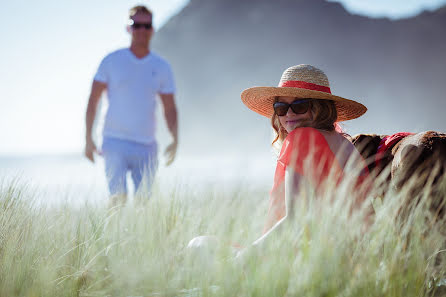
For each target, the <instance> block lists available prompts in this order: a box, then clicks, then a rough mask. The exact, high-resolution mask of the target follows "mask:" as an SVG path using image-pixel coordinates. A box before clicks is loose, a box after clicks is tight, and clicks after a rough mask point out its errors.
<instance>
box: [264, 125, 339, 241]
mask: <svg viewBox="0 0 446 297" xmlns="http://www.w3.org/2000/svg"><path fill="white" fill-rule="evenodd" d="M288 166H292V168H293V169H294V170H295V172H296V173H298V174H300V175H302V176H305V177H306V178H307V179H308V180H309V181H310V182H312V183H313V186H314V187H315V190H316V192H317V191H320V190H321V186H322V184H323V183H324V182H325V181H326V180H327V177H328V176H329V175H330V174H334V176H336V178H337V179H338V181H340V180H341V178H342V175H343V170H342V167H341V166H340V165H339V162H338V160H337V159H336V156H335V154H334V153H333V151H332V150H331V149H330V146H329V145H328V143H327V140H326V139H325V137H324V136H323V135H322V134H321V132H319V131H318V130H316V129H314V128H309V127H305V128H297V129H294V130H293V131H292V132H291V133H290V134H288V136H287V137H286V138H285V141H284V143H283V145H282V150H281V152H280V155H279V159H278V160H277V167H276V172H275V175H274V186H273V188H272V190H271V193H270V203H269V210H268V217H267V221H266V224H265V227H264V230H263V231H264V233H265V232H266V231H268V230H269V229H270V228H272V227H273V226H274V225H275V224H276V223H277V222H278V221H279V220H280V219H281V218H283V217H284V216H285V212H286V208H285V185H284V181H285V171H286V169H287V167H288Z"/></svg>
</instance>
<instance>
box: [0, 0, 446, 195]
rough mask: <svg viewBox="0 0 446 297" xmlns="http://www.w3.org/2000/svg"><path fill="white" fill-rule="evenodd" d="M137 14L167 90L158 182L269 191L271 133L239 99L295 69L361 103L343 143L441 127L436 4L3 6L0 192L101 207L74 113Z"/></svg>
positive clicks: (378, 0)
mask: <svg viewBox="0 0 446 297" xmlns="http://www.w3.org/2000/svg"><path fill="white" fill-rule="evenodd" d="M137 4H143V5H147V6H148V7H149V8H150V9H152V11H153V12H154V26H155V30H156V32H155V36H154V39H153V41H152V50H153V51H155V52H157V53H158V54H160V55H161V56H163V57H165V58H166V59H167V60H168V61H169V62H170V63H171V65H172V67H173V70H174V74H175V78H176V84H177V90H178V93H177V95H176V98H177V106H178V112H179V131H180V144H179V145H180V146H179V151H178V155H177V160H176V161H175V163H174V165H172V166H171V167H168V168H165V167H163V166H161V167H160V171H159V174H158V181H159V182H160V184H162V185H164V186H169V185H172V181H174V182H175V183H177V184H178V182H182V183H197V184H204V182H206V183H207V184H209V183H211V184H213V185H215V186H216V187H223V185H224V184H226V183H234V182H241V181H242V182H248V183H251V184H253V185H254V184H256V185H261V186H263V187H265V189H268V188H269V187H270V186H271V184H272V176H273V173H274V172H273V171H274V166H275V160H274V154H273V153H272V151H271V146H270V143H271V140H272V130H271V128H270V124H269V121H268V119H266V118H263V117H261V116H258V115H257V114H255V113H253V112H251V111H250V110H249V109H247V108H246V107H245V106H244V105H243V104H242V102H241V100H240V93H241V91H242V90H244V89H246V88H249V87H251V86H275V85H277V83H278V81H279V79H280V76H281V74H282V72H283V70H284V69H286V68H287V67H289V66H292V65H296V64H301V63H305V64H312V65H315V66H317V67H319V68H321V69H322V70H324V71H325V72H326V74H327V75H328V78H329V80H330V84H331V90H332V92H333V93H334V94H336V95H339V96H342V97H345V98H350V99H354V100H357V101H360V102H361V103H363V104H364V105H366V106H367V107H368V109H369V110H368V112H367V113H366V114H365V115H364V116H363V117H361V118H359V119H356V120H353V121H349V122H346V123H345V124H344V128H345V129H346V132H347V133H349V134H351V135H354V134H357V133H378V134H392V133H396V132H403V131H409V132H420V131H425V130H439V131H443V132H445V131H446V118H445V116H444V111H445V110H446V98H445V97H446V95H445V85H446V38H445V36H446V34H445V33H446V0H411V1H408V0H336V1H326V0H275V1H270V0H243V1H240V0H153V1H138V2H137V1H128V0H126V1H114V0H112V1H110V0H109V1H105V0H94V1H54V0H42V1H30V0H25V1H21V2H17V1H8V2H6V1H3V2H2V3H1V4H0V22H1V26H0V36H1V38H2V46H1V48H0V51H1V57H0V94H1V96H0V131H1V138H0V181H1V182H3V183H8V182H9V181H10V180H11V179H17V180H20V181H21V182H26V183H27V184H29V185H30V186H31V187H35V188H38V189H39V190H40V191H39V192H40V193H44V194H42V196H43V197H44V199H49V200H57V199H60V197H61V196H64V195H67V189H70V193H72V194H70V197H69V198H71V199H73V200H80V201H82V200H83V199H92V198H85V197H86V196H85V195H86V193H89V194H92V195H89V197H90V196H91V197H95V198H94V199H98V200H101V199H106V196H107V193H106V186H105V177H104V173H103V163H102V160H101V158H98V161H97V162H96V163H95V164H92V163H89V162H88V161H87V160H86V159H85V158H83V155H82V154H83V148H84V138H85V110H86V106H87V100H88V95H89V91H90V87H91V83H92V79H93V76H94V74H95V72H96V70H97V67H98V65H99V63H100V61H101V59H102V58H103V57H104V56H105V55H106V54H108V53H109V52H111V51H114V50H116V49H118V48H123V47H128V46H129V42H130V38H129V35H128V34H127V32H126V30H125V25H126V20H127V12H128V9H129V8H130V7H132V6H134V5H137ZM103 99H105V98H103ZM101 103H102V104H101V110H100V111H99V115H98V118H97V119H98V121H97V124H96V139H97V142H98V144H99V145H100V139H101V135H100V133H101V115H103V114H104V111H105V109H106V108H107V104H106V101H105V100H102V102H101ZM158 124H159V125H158V133H157V137H158V139H159V145H160V146H159V148H160V158H161V161H163V159H162V154H161V153H162V152H163V150H164V148H165V146H166V145H167V144H168V143H169V141H170V139H169V134H168V132H167V128H166V125H165V123H164V122H163V117H162V116H161V114H160V110H158ZM42 189H43V190H42ZM265 195H267V193H265ZM47 197H51V198H47Z"/></svg>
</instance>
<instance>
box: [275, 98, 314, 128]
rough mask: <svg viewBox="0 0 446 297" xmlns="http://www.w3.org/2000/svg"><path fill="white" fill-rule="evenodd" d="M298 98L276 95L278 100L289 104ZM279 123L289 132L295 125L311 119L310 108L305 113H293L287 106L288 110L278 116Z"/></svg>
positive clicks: (297, 125) (298, 125)
mask: <svg viewBox="0 0 446 297" xmlns="http://www.w3.org/2000/svg"><path fill="white" fill-rule="evenodd" d="M295 100H299V98H296V97H288V96H280V97H278V100H277V101H278V102H284V103H288V104H290V103H291V102H293V101H295ZM278 117H279V122H280V125H282V127H283V128H285V130H286V131H287V132H288V133H290V132H291V131H293V130H294V129H296V128H297V127H301V126H302V123H303V122H307V121H312V120H313V114H312V113H311V110H310V109H308V110H307V112H306V113H302V114H295V113H294V112H293V110H292V109H291V108H288V112H287V113H286V114H285V115H284V116H278Z"/></svg>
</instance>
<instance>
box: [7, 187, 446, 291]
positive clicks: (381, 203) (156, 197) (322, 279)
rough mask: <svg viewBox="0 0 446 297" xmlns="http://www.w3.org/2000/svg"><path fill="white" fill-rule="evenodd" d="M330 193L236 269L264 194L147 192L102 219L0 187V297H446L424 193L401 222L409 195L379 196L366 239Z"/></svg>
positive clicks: (242, 190) (258, 223)
mask: <svg viewBox="0 0 446 297" xmlns="http://www.w3.org/2000/svg"><path fill="white" fill-rule="evenodd" d="M335 190H336V199H335V202H333V203H316V202H313V201H317V200H316V199H315V198H314V197H312V196H311V195H312V194H311V193H306V194H305V195H307V196H306V198H305V199H307V200H306V201H307V202H308V203H306V204H305V206H302V205H303V204H300V206H299V207H297V209H296V216H295V219H294V220H295V221H296V223H295V224H293V226H292V227H290V228H288V229H286V230H284V231H283V232H282V233H281V234H280V235H278V236H277V237H276V238H275V240H274V241H273V242H272V244H270V245H269V246H268V247H267V248H266V250H264V251H262V253H255V252H254V253H250V256H249V257H247V260H246V261H244V262H243V263H241V262H240V261H238V260H237V259H235V258H234V256H235V251H236V249H235V248H234V246H235V244H238V245H241V246H244V247H249V245H250V243H252V242H253V241H254V240H255V239H257V237H259V236H260V235H261V230H262V225H263V223H264V219H265V216H266V211H267V204H268V196H267V193H265V192H264V191H263V189H252V188H250V187H247V186H246V185H238V186H234V187H233V188H231V189H228V188H227V187H225V188H222V187H219V185H209V187H208V189H207V190H206V191H197V190H196V188H195V187H194V186H193V185H189V186H180V185H178V186H177V187H173V188H171V189H169V191H167V192H166V191H161V190H160V189H155V190H154V193H153V194H152V196H151V197H150V200H149V201H147V203H144V204H142V205H132V204H130V205H127V206H125V207H123V208H119V207H117V208H112V209H108V208H107V207H106V205H94V204H89V203H86V204H85V205H83V206H81V207H73V206H71V205H70V204H68V203H67V204H65V205H57V206H54V205H52V206H45V205H44V204H42V203H35V199H34V198H33V194H34V193H35V190H32V189H28V188H27V187H26V186H24V185H20V184H18V183H9V184H3V185H2V186H1V189H0V212H1V214H0V296H48V297H50V296H325V297H330V296H345V297H347V296H387V297H393V296H406V297H410V296H417V297H418V296H444V294H446V292H445V291H446V290H445V289H444V288H445V287H444V286H441V281H442V279H445V278H446V251H445V248H446V247H445V243H446V234H445V233H446V232H445V229H446V224H445V222H444V220H443V221H441V220H438V218H437V219H436V221H435V220H434V219H433V218H432V217H433V216H432V214H431V212H430V211H429V210H428V208H429V207H428V204H429V203H430V202H429V201H431V200H432V197H431V195H430V194H428V188H427V189H426V191H425V193H424V195H423V194H422V195H421V202H420V203H418V204H416V205H415V204H414V205H413V206H412V208H411V211H410V214H409V215H407V216H406V217H405V218H404V219H403V218H401V215H400V214H401V211H400V209H401V206H402V205H403V204H404V203H407V195H409V194H408V192H407V191H402V192H400V193H395V192H392V191H387V194H386V195H385V197H380V198H378V199H376V200H375V203H374V205H375V210H376V216H375V221H374V224H373V225H371V226H370V227H369V229H368V230H367V231H364V228H363V224H362V219H363V217H362V215H363V214H362V212H360V211H358V212H356V213H355V214H354V215H353V216H351V215H349V212H348V210H347V209H348V208H347V207H346V203H347V202H348V198H349V193H348V191H343V190H342V188H339V187H338V188H337V189H333V191H335ZM332 193H333V192H332ZM437 194H438V193H437ZM445 194H446V192H445V191H443V192H442V193H441V195H443V196H444V195H445ZM142 198H147V197H142ZM369 198H370V199H372V198H374V199H375V198H376V195H375V194H374V192H373V191H372V192H370V197H369ZM302 199H303V198H302ZM404 205H405V204H404ZM198 235H214V236H216V238H218V244H214V245H213V246H209V247H208V248H204V249H203V250H199V251H198V252H197V250H191V249H190V248H187V244H188V242H189V241H190V240H191V239H192V238H193V237H195V236H198ZM442 290H443V291H442Z"/></svg>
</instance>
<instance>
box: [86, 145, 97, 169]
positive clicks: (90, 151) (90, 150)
mask: <svg viewBox="0 0 446 297" xmlns="http://www.w3.org/2000/svg"><path fill="white" fill-rule="evenodd" d="M96 152H97V150H96V145H95V144H94V142H93V140H91V139H90V140H87V143H86V144H85V156H86V157H87V159H88V160H90V161H91V162H93V163H94V153H96Z"/></svg>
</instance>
